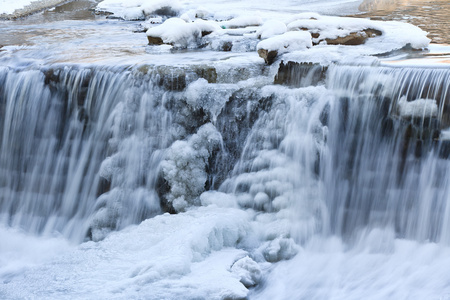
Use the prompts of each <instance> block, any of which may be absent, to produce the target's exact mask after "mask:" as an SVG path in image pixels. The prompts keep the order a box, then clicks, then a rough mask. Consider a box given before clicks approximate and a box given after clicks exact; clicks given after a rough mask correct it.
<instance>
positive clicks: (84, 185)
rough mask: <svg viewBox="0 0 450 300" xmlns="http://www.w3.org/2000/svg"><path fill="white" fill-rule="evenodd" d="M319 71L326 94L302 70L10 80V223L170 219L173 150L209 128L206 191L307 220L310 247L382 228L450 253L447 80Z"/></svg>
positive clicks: (3, 105)
mask: <svg viewBox="0 0 450 300" xmlns="http://www.w3.org/2000/svg"><path fill="white" fill-rule="evenodd" d="M282 67H283V66H282ZM301 68H302V70H303V71H301V72H305V70H307V69H308V65H306V67H305V66H302V67H301ZM280 70H281V69H280ZM311 70H312V71H313V72H315V74H317V67H316V66H314V65H313V66H312V69H311ZM320 70H321V71H320V72H322V76H319V77H323V76H324V77H325V78H326V79H323V78H319V77H318V76H316V75H315V78H316V79H315V80H316V81H315V82H314V83H311V84H313V85H314V86H305V84H304V80H303V78H308V79H307V80H308V82H309V81H311V78H314V77H311V76H302V75H301V74H296V75H295V76H296V78H297V79H295V78H293V79H292V78H290V79H287V78H284V79H282V76H277V79H276V80H275V82H276V83H283V81H282V80H284V81H285V82H286V83H287V84H288V86H282V85H279V84H275V85H271V84H267V83H266V82H263V83H261V84H259V86H258V85H254V84H253V85H252V84H247V85H244V86H239V85H235V84H232V83H228V82H225V83H220V82H215V80H216V77H217V74H216V75H214V76H213V77H214V78H213V79H211V78H210V77H211V75H210V73H211V71H207V72H205V71H204V70H203V71H202V72H200V73H202V74H201V76H200V77H199V76H198V74H199V72H198V70H197V71H195V70H194V71H195V72H196V73H195V72H194V73H195V74H197V75H195V76H192V74H191V75H189V74H188V73H186V71H185V70H184V71H182V72H180V70H169V69H164V70H163V71H162V69H159V70H156V68H153V69H152V68H93V67H77V66H66V67H54V68H45V69H26V70H18V69H17V70H16V69H11V68H2V69H1V70H0V82H1V85H0V86H1V88H0V113H1V116H2V122H1V123H0V138H1V144H0V145H1V156H0V170H1V173H0V211H1V214H0V221H1V222H2V223H4V224H7V225H9V226H13V227H21V228H24V229H25V230H27V231H30V232H34V233H38V234H49V233H54V232H59V233H62V234H63V235H64V236H67V237H69V238H70V239H73V240H76V241H82V240H83V239H85V238H93V239H94V240H97V239H101V238H103V237H104V236H106V235H107V234H108V232H110V231H111V230H119V229H121V228H124V227H126V226H127V225H130V224H134V223H138V222H140V221H142V220H144V219H146V218H149V217H152V216H154V215H155V214H159V213H161V212H162V211H163V210H166V209H169V210H170V207H169V208H168V207H165V206H164V205H166V204H167V203H166V204H164V199H161V198H164V194H165V193H166V194H167V192H168V190H170V188H171V185H172V186H173V184H174V183H173V182H167V180H169V179H168V178H163V177H162V176H161V162H162V161H164V160H165V159H167V154H166V152H167V149H169V147H170V146H171V144H172V143H173V142H174V141H176V140H185V139H187V138H188V137H189V136H191V135H192V134H195V133H196V132H198V130H199V128H200V127H201V126H202V125H204V124H206V123H208V122H212V124H213V127H214V128H215V129H214V130H217V131H218V133H220V139H221V142H220V143H222V144H221V145H220V146H219V148H215V150H214V151H213V152H211V153H210V154H208V155H209V156H208V157H209V158H208V157H207V158H205V159H206V160H207V161H205V162H204V163H203V164H201V165H200V169H201V168H203V166H205V167H206V168H207V169H205V172H206V173H205V174H206V175H205V176H207V181H206V182H205V184H204V186H202V184H203V183H202V182H200V190H199V191H200V192H201V191H202V190H203V191H204V190H218V191H220V192H223V193H227V194H232V195H235V196H236V197H237V198H238V203H239V204H240V205H241V206H242V207H244V208H245V207H249V208H252V209H255V210H257V211H261V212H266V213H278V216H279V215H280V211H285V210H287V209H288V208H289V209H292V208H295V209H294V211H295V213H293V212H291V213H290V216H289V217H288V218H287V219H288V220H289V222H291V223H299V225H298V226H292V225H290V226H289V227H290V228H291V229H290V232H289V235H290V236H294V237H296V240H297V241H298V242H301V241H305V240H307V239H308V237H310V236H311V235H312V234H317V233H320V234H337V235H340V236H343V237H344V238H351V236H352V234H353V233H356V232H358V231H360V230H363V229H364V228H372V227H377V226H381V227H392V228H393V229H394V230H395V232H396V234H397V235H398V236H399V237H404V238H410V239H417V240H432V241H436V242H444V243H448V241H449V239H450V236H449V233H448V230H447V229H446V228H447V227H448V226H447V224H448V220H449V219H450V216H449V215H448V214H449V213H450V211H449V210H450V207H449V206H448V205H447V202H448V200H449V196H448V195H450V191H449V187H450V184H449V183H450V178H449V175H448V172H446V170H448V168H449V162H448V160H447V158H448V141H447V140H446V138H445V135H444V134H443V133H442V132H445V129H446V128H447V127H449V125H450V124H449V117H448V116H449V114H448V105H449V103H450V102H449V99H448V98H449V97H450V93H449V85H448V82H449V77H450V73H449V72H448V70H445V69H442V70H440V69H426V68H422V69H421V68H409V69H408V68H389V67H373V66H331V67H329V68H328V70H326V69H325V70H323V69H320ZM191 71H192V70H191ZM290 72H293V71H292V70H291V71H290ZM191 73H192V72H191ZM294 73H295V72H294ZM294 73H292V74H294ZM187 74H188V75H189V76H190V77H189V76H188V75H187ZM205 74H207V75H205ZM208 74H209V75H208ZM205 76H206V78H208V79H209V82H208V81H207V80H205V79H198V78H201V77H205ZM291 77H292V76H291ZM280 78H281V79H280ZM319 79H320V80H319ZM231 82H232V80H231ZM296 86H299V87H296ZM191 115H194V116H195V118H192V117H191ZM180 147H181V146H180ZM183 147H187V145H186V146H183ZM211 151H212V150H211ZM205 164H206V165H205ZM166 177H167V176H166ZM170 180H172V181H173V180H187V179H183V178H182V177H175V179H170ZM170 180H169V181H170ZM196 193H197V194H195V193H194V194H195V195H192V197H193V198H192V199H193V200H192V201H194V198H195V197H198V196H199V192H196ZM174 197H175V196H174ZM169 198H170V197H169ZM186 201H188V200H186ZM188 202H189V201H188ZM194 202H195V201H194ZM161 203H163V207H161ZM169 204H170V203H169ZM195 204H196V205H198V204H199V203H198V202H195ZM302 216H303V217H302ZM93 230H94V231H95V232H93ZM93 235H94V236H93Z"/></svg>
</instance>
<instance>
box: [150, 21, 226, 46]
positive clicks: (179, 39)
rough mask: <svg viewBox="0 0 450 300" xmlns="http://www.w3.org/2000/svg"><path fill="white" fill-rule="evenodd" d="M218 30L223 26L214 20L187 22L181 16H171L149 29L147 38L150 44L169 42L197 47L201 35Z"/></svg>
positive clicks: (175, 44)
mask: <svg viewBox="0 0 450 300" xmlns="http://www.w3.org/2000/svg"><path fill="white" fill-rule="evenodd" d="M216 30H221V28H220V27H219V26H218V25H217V23H216V22H213V21H205V20H201V19H197V20H196V21H195V22H190V23H187V22H186V21H185V20H183V19H181V18H170V19H167V20H166V21H165V22H164V23H163V24H161V25H159V26H156V27H153V28H150V29H149V30H147V38H148V42H149V44H150V45H161V44H169V45H173V46H175V47H179V48H189V47H194V48H195V47H197V46H198V41H199V39H200V38H201V37H203V36H205V35H208V34H210V33H212V32H214V31H216Z"/></svg>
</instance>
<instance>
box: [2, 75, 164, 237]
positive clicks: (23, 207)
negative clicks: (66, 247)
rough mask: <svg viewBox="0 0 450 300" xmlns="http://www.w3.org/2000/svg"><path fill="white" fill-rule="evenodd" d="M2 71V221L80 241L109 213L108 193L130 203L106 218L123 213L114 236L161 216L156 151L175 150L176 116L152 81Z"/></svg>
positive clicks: (113, 223) (114, 224) (117, 217)
mask: <svg viewBox="0 0 450 300" xmlns="http://www.w3.org/2000/svg"><path fill="white" fill-rule="evenodd" d="M0 74H1V75H0V81H1V84H0V86H1V87H2V88H1V90H0V105H1V106H0V107H1V110H0V111H1V116H2V122H0V132H1V133H0V134H1V135H0V136H1V143H0V145H1V156H0V170H1V173H0V208H1V217H0V220H1V222H2V223H4V224H7V225H10V226H18V227H22V228H24V229H25V230H27V231H31V232H34V233H43V234H51V233H54V232H60V233H62V234H63V235H64V236H67V237H69V238H70V239H74V240H78V241H81V240H83V239H84V238H85V236H86V234H87V231H88V229H89V226H90V222H89V220H88V219H89V218H92V217H93V216H92V214H93V212H94V210H99V209H100V207H99V206H106V202H105V201H96V198H97V197H98V196H100V195H103V197H104V198H105V197H107V196H109V197H116V198H121V201H120V202H119V201H118V200H117V199H115V200H117V201H116V202H115V203H109V204H108V205H109V206H108V209H109V211H108V212H106V211H105V212H104V213H108V214H114V212H111V211H112V210H115V213H116V215H115V216H114V220H112V219H111V220H109V222H110V223H109V224H107V226H109V227H113V228H114V229H120V228H123V227H124V226H126V225H129V224H132V223H136V222H138V221H140V220H142V219H144V218H147V217H149V216H151V215H154V214H155V213H158V212H159V211H160V208H159V201H158V198H157V196H155V195H153V194H152V192H151V191H152V188H154V185H155V180H156V179H155V178H156V175H155V170H156V168H155V165H158V164H159V161H160V159H161V157H160V156H161V155H158V153H156V152H154V150H155V149H160V148H164V147H167V144H168V142H169V140H170V138H169V137H168V134H167V130H166V127H167V124H168V123H169V122H170V116H169V115H168V114H167V111H166V110H165V109H164V107H162V106H161V105H158V101H159V102H160V101H161V97H159V98H157V97H158V92H157V91H156V90H157V87H155V86H154V85H153V81H154V80H153V79H151V78H150V77H148V78H145V76H138V75H136V74H135V75H132V74H131V72H130V71H127V70H123V69H115V70H112V69H91V68H77V67H61V68H55V69H45V70H23V71H17V70H11V69H8V68H3V69H1V70H0ZM152 154H153V155H152ZM107 157H109V162H110V163H109V165H108V166H105V167H103V169H102V168H101V165H102V162H103V161H104V160H105V159H106V158H107ZM104 165H106V164H104ZM108 168H110V169H111V168H112V169H114V170H116V169H117V170H119V169H120V170H121V172H115V173H114V172H113V171H114V170H113V171H111V170H109V169H108ZM101 171H102V172H104V173H105V174H101V175H103V177H101V176H99V172H101ZM108 172H109V173H108ZM148 190H149V191H148ZM128 197H133V200H129V199H128ZM115 200H113V201H115ZM126 201H133V202H134V203H139V205H137V204H136V205H133V204H132V203H126ZM114 205H115V207H114ZM110 206H113V207H110ZM119 206H120V207H119ZM137 207H138V208H139V209H137ZM94 221H95V220H94ZM103 227H106V225H104V226H103Z"/></svg>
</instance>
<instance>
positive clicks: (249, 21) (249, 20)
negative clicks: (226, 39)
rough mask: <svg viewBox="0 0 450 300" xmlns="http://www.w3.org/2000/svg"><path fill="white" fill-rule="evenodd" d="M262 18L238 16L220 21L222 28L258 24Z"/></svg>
mask: <svg viewBox="0 0 450 300" xmlns="http://www.w3.org/2000/svg"><path fill="white" fill-rule="evenodd" d="M262 23H263V20H262V18H261V17H260V16H240V17H237V18H234V19H231V20H228V21H222V22H220V23H219V24H220V26H221V27H222V28H229V29H233V28H244V27H249V26H260V25H261V24H262Z"/></svg>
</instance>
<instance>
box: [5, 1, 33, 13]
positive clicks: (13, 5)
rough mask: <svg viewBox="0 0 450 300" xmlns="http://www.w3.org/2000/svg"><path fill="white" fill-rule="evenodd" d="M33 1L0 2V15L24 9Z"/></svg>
mask: <svg viewBox="0 0 450 300" xmlns="http://www.w3.org/2000/svg"><path fill="white" fill-rule="evenodd" d="M31 2H33V0H14V1H13V0H0V15H1V14H12V13H13V12H14V11H15V10H16V9H21V8H24V7H25V6H27V5H30V3H31Z"/></svg>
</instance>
